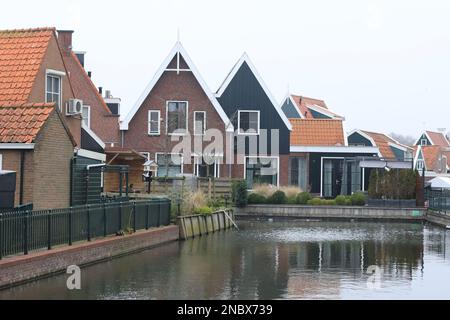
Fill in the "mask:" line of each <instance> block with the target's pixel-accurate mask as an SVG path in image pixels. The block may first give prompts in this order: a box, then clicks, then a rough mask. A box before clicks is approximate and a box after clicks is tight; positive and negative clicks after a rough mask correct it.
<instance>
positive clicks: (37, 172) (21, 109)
mask: <svg viewBox="0 0 450 320" xmlns="http://www.w3.org/2000/svg"><path fill="white" fill-rule="evenodd" d="M63 117H64V116H63V115H62V114H61V113H60V112H59V109H58V108H57V107H56V106H55V104H54V103H43V104H21V105H13V104H9V105H7V106H6V105H0V171H1V170H8V171H14V172H16V192H15V196H14V205H15V206H18V205H23V204H29V203H32V204H33V208H34V209H50V208H63V207H68V206H69V205H70V165H71V159H72V157H73V148H74V146H75V145H76V141H75V140H74V138H73V137H72V135H71V133H70V130H69V129H68V127H67V125H66V122H65V121H64V120H63Z"/></svg>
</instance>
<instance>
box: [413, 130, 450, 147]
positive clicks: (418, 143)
mask: <svg viewBox="0 0 450 320" xmlns="http://www.w3.org/2000/svg"><path fill="white" fill-rule="evenodd" d="M423 135H425V137H427V139H428V141H430V143H431V145H433V146H434V142H433V140H431V138H430V136H429V135H428V133H427V132H426V131H424V132H423V133H422V134H421V135H420V137H419V138H418V139H417V140H416V142H415V143H414V145H415V146H420V140H421V139H422V136H423ZM446 140H447V139H446Z"/></svg>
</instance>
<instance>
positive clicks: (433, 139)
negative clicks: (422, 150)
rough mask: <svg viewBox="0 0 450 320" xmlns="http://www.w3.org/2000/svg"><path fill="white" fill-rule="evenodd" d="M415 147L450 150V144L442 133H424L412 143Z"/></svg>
mask: <svg viewBox="0 0 450 320" xmlns="http://www.w3.org/2000/svg"><path fill="white" fill-rule="evenodd" d="M414 145H415V146H441V147H443V148H450V142H449V141H448V139H447V137H446V136H445V134H444V133H442V132H435V131H428V130H427V131H425V132H423V133H422V134H421V135H420V137H419V138H418V139H417V140H416V142H415V143H414Z"/></svg>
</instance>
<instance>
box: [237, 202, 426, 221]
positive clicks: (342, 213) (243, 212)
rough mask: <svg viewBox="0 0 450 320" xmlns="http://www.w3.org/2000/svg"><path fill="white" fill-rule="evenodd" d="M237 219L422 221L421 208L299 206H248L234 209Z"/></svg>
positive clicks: (423, 212)
mask: <svg viewBox="0 0 450 320" xmlns="http://www.w3.org/2000/svg"><path fill="white" fill-rule="evenodd" d="M235 216H236V217H237V218H258V217H266V218H291V219H375V220H381V219H384V220H411V221H422V220H424V217H425V216H426V209H423V208H375V207H344V206H342V207H337V206H300V205H248V206H247V207H245V208H236V209H235Z"/></svg>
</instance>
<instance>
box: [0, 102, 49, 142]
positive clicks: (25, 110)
mask: <svg viewBox="0 0 450 320" xmlns="http://www.w3.org/2000/svg"><path fill="white" fill-rule="evenodd" d="M53 110H55V108H54V103H40V104H39V103H34V104H22V105H18V106H2V105H0V143H32V142H34V140H35V139H36V135H37V134H38V133H39V131H40V130H41V128H42V127H43V125H44V123H45V122H46V121H47V119H48V117H49V116H50V114H51V113H52V112H53Z"/></svg>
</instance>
